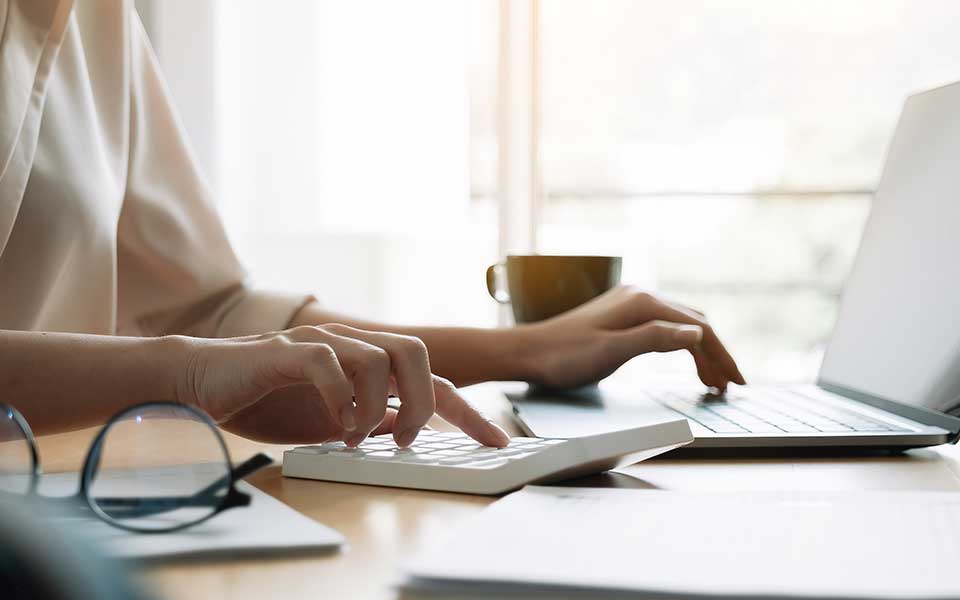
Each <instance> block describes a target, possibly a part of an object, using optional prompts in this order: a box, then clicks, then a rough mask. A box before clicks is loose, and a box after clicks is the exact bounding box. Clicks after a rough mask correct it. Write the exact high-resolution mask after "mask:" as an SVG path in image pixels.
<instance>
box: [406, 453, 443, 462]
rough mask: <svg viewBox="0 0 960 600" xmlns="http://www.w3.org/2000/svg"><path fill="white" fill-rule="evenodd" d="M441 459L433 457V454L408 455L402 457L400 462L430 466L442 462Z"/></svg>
mask: <svg viewBox="0 0 960 600" xmlns="http://www.w3.org/2000/svg"><path fill="white" fill-rule="evenodd" d="M440 458H441V457H439V456H433V455H431V454H407V455H402V456H401V457H400V462H404V463H415V464H430V463H438V462H440Z"/></svg>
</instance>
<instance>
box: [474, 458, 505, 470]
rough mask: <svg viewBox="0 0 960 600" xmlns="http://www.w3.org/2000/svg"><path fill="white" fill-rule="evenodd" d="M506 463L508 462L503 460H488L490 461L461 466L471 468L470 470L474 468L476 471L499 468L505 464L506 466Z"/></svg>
mask: <svg viewBox="0 0 960 600" xmlns="http://www.w3.org/2000/svg"><path fill="white" fill-rule="evenodd" d="M507 462H508V461H507V459H505V458H492V459H490V460H481V461H477V462H472V463H469V464H465V465H463V466H464V467H467V468H471V469H474V468H476V469H492V468H494V467H499V466H502V465H505V464H507Z"/></svg>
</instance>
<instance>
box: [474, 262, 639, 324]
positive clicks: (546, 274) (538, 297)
mask: <svg viewBox="0 0 960 600" xmlns="http://www.w3.org/2000/svg"><path fill="white" fill-rule="evenodd" d="M622 263H623V259H622V258H621V257H619V256H549V255H540V254H529V255H517V254H511V255H509V256H507V260H506V261H505V262H501V263H497V264H495V265H491V266H490V267H488V268H487V291H489V292H490V296H491V297H492V298H493V299H494V300H496V301H497V302H500V303H501V304H509V305H510V306H511V307H512V308H513V317H514V321H516V322H517V323H533V322H535V321H543V320H545V319H549V318H550V317H554V316H556V315H559V314H560V313H563V312H566V311H568V310H570V309H571V308H576V307H577V306H580V305H581V304H584V303H585V302H588V301H589V300H592V299H593V298H596V297H597V296H599V295H600V294H602V293H604V292H606V291H607V290H609V289H611V288H613V287H615V286H617V285H618V284H619V283H620V269H621V266H622Z"/></svg>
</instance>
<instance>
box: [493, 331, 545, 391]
mask: <svg viewBox="0 0 960 600" xmlns="http://www.w3.org/2000/svg"><path fill="white" fill-rule="evenodd" d="M498 331H500V332H502V335H503V340H502V344H503V347H504V348H505V349H506V352H505V355H506V357H507V361H506V365H507V373H506V376H505V377H502V378H501V379H503V380H506V381H539V380H540V365H541V363H542V361H541V360H540V349H541V347H542V345H541V344H540V342H539V339H540V327H539V326H538V325H536V324H524V325H516V326H514V327H509V328H504V329H500V330H498Z"/></svg>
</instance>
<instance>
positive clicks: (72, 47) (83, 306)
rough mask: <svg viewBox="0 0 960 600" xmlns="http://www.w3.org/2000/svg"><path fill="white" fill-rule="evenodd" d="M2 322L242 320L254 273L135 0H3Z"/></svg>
mask: <svg viewBox="0 0 960 600" xmlns="http://www.w3.org/2000/svg"><path fill="white" fill-rule="evenodd" d="M0 32H2V33H0V36H2V37H0V329H19V330H46V331H71V332H86V333H102V334H113V333H121V334H128V335H161V334H167V333H183V334H191V335H199V336H211V337H212V336H232V335H241V334H246V333H254V332H263V331H269V330H276V329H282V328H284V326H285V325H286V324H287V323H288V322H289V321H290V319H291V317H292V316H293V314H294V313H295V312H296V311H297V310H298V309H299V308H300V307H301V306H302V305H303V304H304V303H306V302H307V301H308V300H309V297H307V296H287V295H281V294H273V293H268V292H264V291H257V290H253V289H250V288H249V287H248V286H247V285H246V284H245V283H244V279H245V274H244V271H243V269H242V267H241V265H240V264H239V263H238V261H237V258H236V256H235V255H234V252H233V251H232V249H231V248H230V244H229V243H228V241H227V238H226V235H225V233H224V230H223V226H222V224H221V222H220V220H219V218H218V217H217V214H216V212H215V210H214V207H213V203H212V201H211V198H210V191H209V189H208V188H207V185H206V184H205V183H204V181H203V178H202V176H201V174H200V172H199V169H198V166H197V162H196V160H195V159H194V157H193V155H192V154H191V150H190V147H189V145H188V143H187V139H186V136H185V135H184V131H183V128H182V126H181V125H180V123H179V121H178V118H177V115H176V113H175V111H174V109H173V104H172V102H171V99H170V96H169V93H168V91H167V89H166V88H165V86H164V82H163V78H162V76H161V74H160V71H159V68H158V66H157V62H156V59H155V57H154V55H153V52H152V50H151V48H150V44H149V42H148V40H147V38H146V35H145V34H144V31H143V28H142V26H141V24H140V21H139V18H138V16H137V14H136V12H135V10H134V9H133V6H132V0H77V1H76V2H74V0H0Z"/></svg>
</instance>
